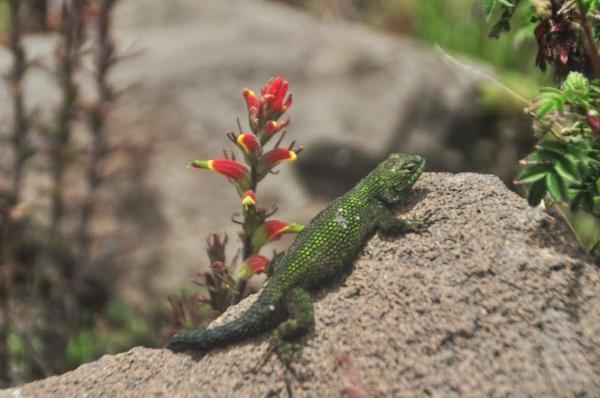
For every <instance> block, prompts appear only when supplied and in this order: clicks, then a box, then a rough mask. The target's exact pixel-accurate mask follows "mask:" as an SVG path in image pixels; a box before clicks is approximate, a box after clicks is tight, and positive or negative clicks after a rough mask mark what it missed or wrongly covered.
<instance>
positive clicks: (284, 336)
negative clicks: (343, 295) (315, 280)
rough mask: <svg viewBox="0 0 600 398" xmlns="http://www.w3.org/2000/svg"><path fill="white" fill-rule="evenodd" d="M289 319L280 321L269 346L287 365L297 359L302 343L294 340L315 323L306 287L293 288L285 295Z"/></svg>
mask: <svg viewBox="0 0 600 398" xmlns="http://www.w3.org/2000/svg"><path fill="white" fill-rule="evenodd" d="M286 306H287V310H288V314H289V319H288V320H286V321H284V322H282V323H280V324H279V325H278V326H277V328H276V329H275V331H274V332H273V336H272V337H271V347H272V349H273V350H274V351H275V353H276V354H277V356H278V357H279V359H280V360H281V361H282V362H283V363H284V364H285V365H286V366H289V365H290V364H291V363H292V362H293V361H294V360H297V359H298V357H299V354H300V349H301V348H302V345H301V344H300V343H298V342H295V341H294V340H297V339H298V338H299V337H301V336H303V335H304V334H306V333H307V332H308V331H309V330H310V329H311V328H312V327H313V326H314V324H315V316H314V309H313V303H312V300H311V297H310V294H309V293H308V291H307V290H306V289H302V288H294V289H292V291H290V292H289V293H288V295H287V297H286Z"/></svg>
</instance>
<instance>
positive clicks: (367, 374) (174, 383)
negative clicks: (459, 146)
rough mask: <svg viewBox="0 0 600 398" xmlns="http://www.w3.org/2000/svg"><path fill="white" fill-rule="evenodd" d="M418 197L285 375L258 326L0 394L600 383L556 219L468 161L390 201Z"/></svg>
mask: <svg viewBox="0 0 600 398" xmlns="http://www.w3.org/2000/svg"><path fill="white" fill-rule="evenodd" d="M427 210H433V211H434V212H435V213H436V215H438V216H439V217H445V219H442V220H439V221H438V222H437V223H436V224H435V225H433V226H431V227H430V229H429V233H424V234H422V235H416V234H409V235H406V236H404V237H403V238H399V239H383V238H381V237H374V238H373V239H372V240H370V241H369V243H368V244H367V245H366V247H365V248H364V251H363V253H362V255H361V256H360V258H359V259H358V260H357V261H356V262H355V264H354V266H353V269H352V271H351V272H349V273H348V274H347V275H345V276H344V277H343V278H342V279H341V280H340V281H337V282H335V283H333V284H332V286H330V287H327V288H324V289H323V290H321V291H319V292H317V293H316V295H315V298H316V304H315V313H316V327H315V330H314V332H313V333H311V334H310V335H309V337H308V340H307V347H306V348H305V349H304V351H303V359H302V360H301V361H300V362H299V363H298V364H297V365H296V366H295V368H294V370H295V374H292V373H290V372H288V371H286V370H284V368H283V367H282V366H281V365H280V364H279V362H278V361H277V360H276V359H275V358H274V357H271V358H270V359H269V360H268V361H267V362H266V363H265V364H264V365H263V366H259V364H260V363H261V360H262V359H263V357H264V355H265V352H266V350H267V346H268V337H267V335H263V336H260V337H257V338H255V339H253V340H249V341H247V342H244V343H242V344H239V345H235V346H231V347H228V348H225V349H219V350H214V351H211V352H209V353H207V354H206V355H205V356H204V357H200V356H196V355H191V356H190V355H186V354H174V353H172V352H170V351H168V350H164V349H149V348H134V349H132V350H130V351H128V352H126V353H122V354H119V355H115V356H105V357H103V358H101V359H100V360H98V361H96V362H94V363H90V364H87V365H83V366H81V367H80V368H79V369H77V370H75V371H72V372H69V373H67V374H64V375H62V376H57V377H51V378H48V379H45V380H41V381H37V382H34V383H31V384H28V385H25V386H23V387H19V388H15V389H12V390H6V391H4V392H0V397H1V398H8V397H81V396H87V397H110V396H166V397H170V396H182V397H185V396H189V397H194V396H203V397H211V396H214V397H226V396H240V397H246V396H255V397H258V396H260V397H264V396H286V395H287V394H288V392H291V393H292V394H293V396H295V397H309V396H325V397H336V396H341V395H343V394H344V391H346V392H348V391H349V390H348V389H353V390H354V392H359V391H362V393H364V394H366V395H358V396H387V397H392V396H394V397H401V396H406V397H418V396H434V397H458V396H464V397H508V396H519V397H525V396H534V397H548V396H555V397H567V396H579V397H584V396H585V397H597V396H600V378H598V375H599V374H600V289H599V287H600V272H599V270H598V268H596V266H594V265H593V264H592V262H591V260H590V259H589V258H588V257H587V256H586V255H585V254H584V253H582V251H581V250H580V249H579V248H578V245H577V243H576V241H575V239H574V237H573V235H572V234H571V233H570V232H569V230H568V229H567V227H566V226H565V225H564V223H562V222H561V221H559V220H555V219H553V218H552V217H551V216H549V215H548V214H546V213H545V212H543V211H542V210H540V209H533V208H530V207H528V205H527V203H526V202H525V201H524V200H523V199H521V198H520V197H518V196H517V195H515V194H514V193H512V192H510V191H509V190H508V189H506V187H505V186H504V185H503V183H502V182H501V181H500V180H499V179H498V178H497V177H492V176H486V175H477V174H457V175H451V174H435V173H428V174H426V175H425V176H424V177H423V178H422V179H421V180H420V181H419V182H418V183H417V185H416V189H415V191H414V193H413V194H412V195H411V198H410V201H409V203H407V204H406V205H405V206H404V207H403V208H401V209H399V212H400V213H403V214H405V216H413V215H414V216H419V215H422V214H423V213H424V212H425V211H427ZM253 299H254V298H253V297H250V298H248V299H246V300H245V301H243V302H242V303H240V305H238V306H236V307H234V308H231V309H230V310H229V311H228V312H227V313H226V314H225V315H224V316H223V317H221V318H219V319H218V320H217V321H215V322H214V324H218V323H221V322H224V321H226V320H228V319H231V318H233V317H235V316H236V315H237V314H239V313H240V311H242V310H243V309H244V308H246V307H248V305H249V304H250V302H251V301H252V300H253Z"/></svg>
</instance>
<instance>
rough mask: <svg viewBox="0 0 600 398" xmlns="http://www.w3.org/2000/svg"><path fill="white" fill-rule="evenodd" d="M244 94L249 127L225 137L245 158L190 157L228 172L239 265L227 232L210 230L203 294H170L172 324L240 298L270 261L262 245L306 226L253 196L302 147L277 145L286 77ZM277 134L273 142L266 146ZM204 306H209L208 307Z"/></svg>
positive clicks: (196, 321)
mask: <svg viewBox="0 0 600 398" xmlns="http://www.w3.org/2000/svg"><path fill="white" fill-rule="evenodd" d="M243 96H244V98H245V100H246V105H247V108H248V123H249V125H250V131H249V132H243V131H242V128H241V125H240V123H239V121H238V127H239V133H237V134H236V133H234V132H232V131H229V132H228V133H227V137H228V138H229V140H230V141H231V142H232V143H233V144H234V145H235V146H236V147H237V148H238V149H239V151H240V152H241V154H242V157H243V163H241V162H238V161H237V160H236V156H235V154H234V152H233V151H227V150H225V151H224V154H225V156H224V158H223V159H215V160H194V161H192V162H190V165H191V166H192V167H194V168H198V169H207V170H212V171H215V172H217V173H219V174H221V175H223V176H224V177H226V178H227V179H228V180H229V182H231V183H232V185H233V186H234V187H235V189H236V191H237V193H238V195H239V196H240V199H241V212H236V213H234V215H233V217H232V220H233V222H235V223H236V224H239V225H240V227H241V231H240V232H239V236H240V241H241V242H242V247H241V249H240V250H239V252H238V254H241V265H240V266H239V267H238V266H237V259H238V257H239V255H236V256H235V257H234V258H233V259H232V261H230V262H228V261H227V258H226V255H225V251H226V250H225V249H226V245H227V242H228V239H227V236H226V235H224V234H222V235H219V234H214V233H213V234H210V235H209V237H208V239H207V249H206V253H207V256H208V259H209V265H210V270H209V271H208V272H201V273H199V274H198V277H199V278H198V280H197V281H196V284H197V285H199V286H200V287H201V288H203V289H204V291H205V292H206V294H202V293H200V294H195V295H193V296H191V297H190V296H189V295H185V294H181V295H179V296H171V297H169V305H170V307H171V313H172V315H173V319H174V327H175V329H181V328H198V327H201V326H204V325H205V324H206V320H207V317H208V318H210V317H211V316H214V315H218V314H221V313H223V312H224V311H225V310H226V309H227V308H228V307H229V306H231V305H233V304H235V303H238V302H239V301H240V300H241V299H242V298H244V297H245V295H246V294H247V289H246V284H247V281H248V280H249V279H250V278H252V276H254V275H256V274H262V273H265V272H267V271H268V267H269V265H270V263H271V260H270V259H269V258H268V257H266V256H264V255H261V254H260V251H261V249H262V248H263V247H264V246H265V245H266V244H267V243H269V242H271V241H273V240H277V239H279V238H280V237H281V236H282V234H285V233H297V232H300V231H301V230H302V229H303V228H304V227H303V226H301V225H298V224H293V223H286V222H283V221H279V220H275V219H271V218H270V217H271V216H272V215H273V214H274V213H275V211H276V210H277V208H276V207H273V208H272V209H271V210H267V209H265V208H261V207H258V206H257V200H256V191H257V188H258V184H259V183H260V182H261V181H262V180H263V179H264V178H266V177H267V176H268V175H269V174H274V173H276V172H275V171H274V170H273V169H274V168H275V167H276V166H278V165H279V164H280V163H282V162H285V161H288V162H290V161H294V160H296V158H297V157H298V154H299V153H300V152H301V150H302V148H295V142H294V141H292V143H291V144H290V145H289V146H287V147H282V146H281V142H282V140H283V138H284V135H285V131H284V129H285V128H286V127H287V126H288V125H289V124H290V119H289V118H287V119H284V120H281V118H282V116H283V115H284V114H285V112H286V111H287V110H288V109H289V107H290V106H291V104H292V96H291V94H288V82H287V81H285V80H284V79H283V78H281V77H276V78H274V79H271V80H270V81H269V82H268V83H267V85H266V86H264V87H263V88H262V89H261V92H260V96H257V95H256V94H255V93H254V91H252V90H250V89H245V90H244V91H243ZM276 136H277V139H276V140H275V144H274V145H273V146H271V147H270V148H268V144H269V143H270V142H272V140H274V138H275V137H276ZM236 269H237V271H236ZM207 306H208V308H209V309H210V311H207Z"/></svg>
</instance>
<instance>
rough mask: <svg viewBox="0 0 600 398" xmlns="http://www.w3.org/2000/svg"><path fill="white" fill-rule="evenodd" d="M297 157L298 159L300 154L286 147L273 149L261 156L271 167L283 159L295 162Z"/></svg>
mask: <svg viewBox="0 0 600 398" xmlns="http://www.w3.org/2000/svg"><path fill="white" fill-rule="evenodd" d="M296 159H298V154H297V153H296V152H294V151H292V150H291V149H286V148H274V149H271V150H270V151H269V152H267V153H265V155H264V156H263V157H262V158H261V160H263V161H264V162H265V163H266V164H267V166H269V167H270V168H272V167H275V166H276V165H277V164H279V163H281V162H283V161H289V162H293V161H294V160H296Z"/></svg>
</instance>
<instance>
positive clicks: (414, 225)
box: [377, 209, 432, 235]
mask: <svg viewBox="0 0 600 398" xmlns="http://www.w3.org/2000/svg"><path fill="white" fill-rule="evenodd" d="M431 216H432V213H431V212H427V213H426V214H425V217H423V218H410V219H403V218H396V217H394V214H393V213H392V211H391V210H387V209H386V210H382V211H381V212H380V215H379V217H378V218H379V219H378V221H377V231H379V232H381V233H383V234H384V235H401V234H406V233H409V232H417V233H419V232H423V231H425V230H426V229H427V227H428V226H429V224H431Z"/></svg>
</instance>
